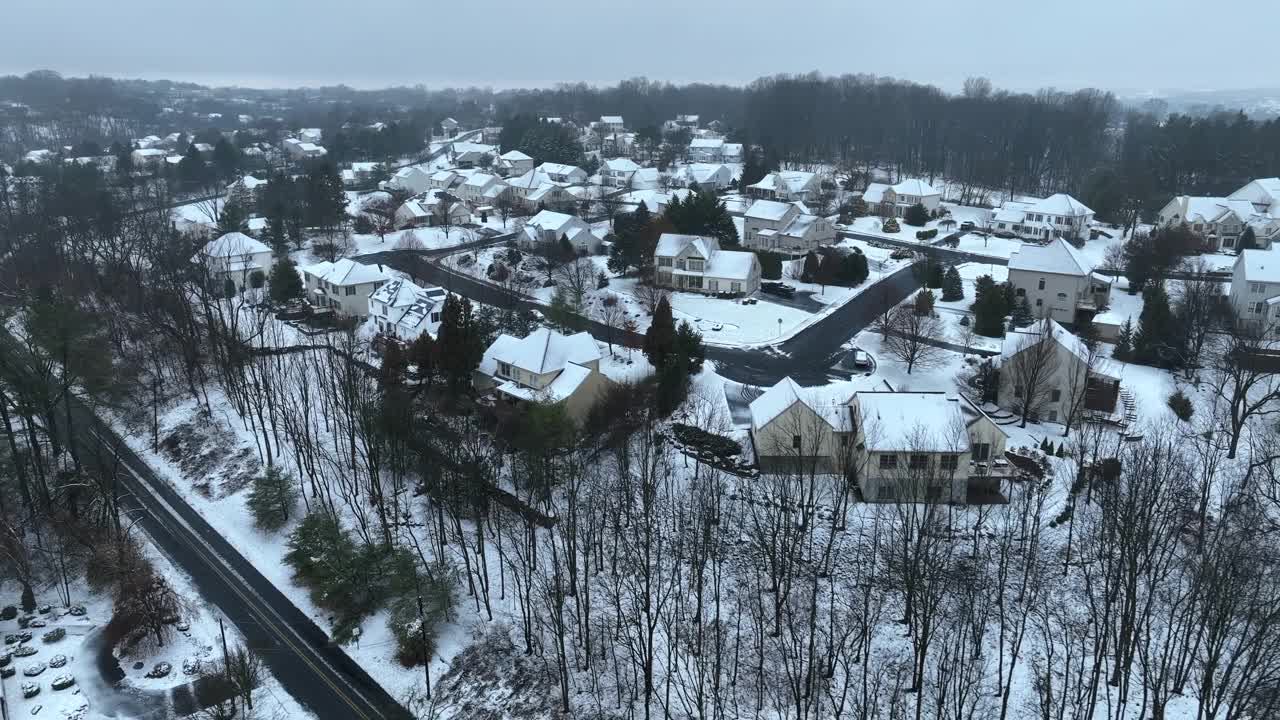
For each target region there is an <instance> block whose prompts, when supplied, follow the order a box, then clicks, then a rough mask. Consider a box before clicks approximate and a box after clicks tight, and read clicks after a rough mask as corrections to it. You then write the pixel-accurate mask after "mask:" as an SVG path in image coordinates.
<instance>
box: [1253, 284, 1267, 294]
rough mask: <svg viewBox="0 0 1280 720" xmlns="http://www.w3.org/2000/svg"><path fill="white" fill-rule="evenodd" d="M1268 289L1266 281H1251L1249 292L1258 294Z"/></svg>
mask: <svg viewBox="0 0 1280 720" xmlns="http://www.w3.org/2000/svg"><path fill="white" fill-rule="evenodd" d="M1266 291H1267V284H1266V283H1249V292H1251V293H1253V294H1255V295H1257V294H1261V293H1264V292H1266Z"/></svg>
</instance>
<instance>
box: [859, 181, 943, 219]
mask: <svg viewBox="0 0 1280 720" xmlns="http://www.w3.org/2000/svg"><path fill="white" fill-rule="evenodd" d="M862 200H863V201H864V202H866V204H867V210H868V211H869V212H871V213H872V214H874V215H879V216H880V217H896V218H900V217H903V216H904V215H905V214H906V212H907V210H908V209H909V208H910V207H911V206H912V205H917V204H919V205H923V206H924V209H925V210H928V211H929V214H930V215H931V216H932V215H933V214H934V213H936V212H937V211H938V208H939V207H941V205H942V193H941V192H938V190H937V189H935V188H934V187H933V186H932V185H930V184H929V183H927V182H925V181H924V180H920V179H918V178H909V179H907V180H903V181H902V182H899V183H896V184H894V185H888V184H885V183H871V184H869V185H867V189H866V190H865V191H863V193H862Z"/></svg>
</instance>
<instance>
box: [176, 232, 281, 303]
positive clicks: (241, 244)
mask: <svg viewBox="0 0 1280 720" xmlns="http://www.w3.org/2000/svg"><path fill="white" fill-rule="evenodd" d="M191 262H193V263H196V264H197V265H200V266H201V267H203V268H204V269H205V271H206V272H207V273H208V274H209V277H210V279H211V280H212V281H213V282H214V283H215V285H214V287H213V288H211V289H212V290H214V291H215V292H221V291H222V286H223V285H224V284H225V283H226V281H227V280H231V282H233V283H234V284H235V286H236V292H242V291H243V290H244V289H245V288H246V287H248V286H249V283H250V278H251V277H252V276H253V274H254V273H255V272H260V273H262V274H263V275H264V276H265V275H266V273H267V272H268V271H269V270H270V269H271V248H270V247H268V246H267V245H265V244H264V243H262V242H259V241H258V240H254V239H253V238H251V237H249V236H248V235H245V234H244V233H238V232H231V233H227V234H225V235H223V236H221V237H219V238H218V239H216V240H211V241H209V242H208V243H206V244H205V246H204V247H203V248H201V249H200V252H198V253H196V255H195V257H193V258H191ZM264 279H265V277H264Z"/></svg>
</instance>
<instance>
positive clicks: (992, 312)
mask: <svg viewBox="0 0 1280 720" xmlns="http://www.w3.org/2000/svg"><path fill="white" fill-rule="evenodd" d="M970 309H971V310H973V315H974V322H973V331H974V332H976V333H977V334H979V335H983V336H986V337H1000V336H1002V335H1004V317H1005V315H1008V314H1009V310H1008V305H1007V304H1006V297H1005V292H1004V289H1003V288H1002V287H1001V286H1000V285H997V284H996V281H995V280H993V279H992V278H991V276H990V275H983V276H981V277H979V278H978V280H977V281H976V282H975V283H974V301H973V305H971V306H970Z"/></svg>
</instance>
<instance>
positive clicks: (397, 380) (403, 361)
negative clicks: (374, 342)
mask: <svg viewBox="0 0 1280 720" xmlns="http://www.w3.org/2000/svg"><path fill="white" fill-rule="evenodd" d="M408 372H409V359H408V358H407V357H406V356H405V353H404V350H402V349H400V343H398V342H395V341H394V340H389V341H388V342H387V343H386V346H385V347H384V348H383V350H382V374H381V377H382V384H383V385H384V386H397V385H403V384H404V379H405V376H406V375H407V374H408Z"/></svg>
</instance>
